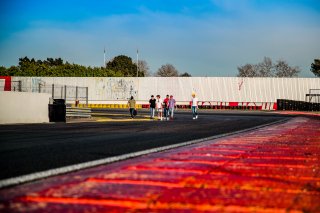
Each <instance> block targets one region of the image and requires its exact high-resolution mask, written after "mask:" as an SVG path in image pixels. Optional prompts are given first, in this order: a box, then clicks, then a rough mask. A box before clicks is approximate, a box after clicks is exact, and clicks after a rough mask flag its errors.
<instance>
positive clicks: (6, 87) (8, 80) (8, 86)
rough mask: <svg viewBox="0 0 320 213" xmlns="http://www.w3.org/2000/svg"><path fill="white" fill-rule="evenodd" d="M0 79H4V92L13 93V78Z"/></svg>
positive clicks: (0, 77)
mask: <svg viewBox="0 0 320 213" xmlns="http://www.w3.org/2000/svg"><path fill="white" fill-rule="evenodd" d="M0 79H4V80H5V83H4V91H11V76H0Z"/></svg>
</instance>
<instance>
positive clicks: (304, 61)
mask: <svg viewBox="0 0 320 213" xmlns="http://www.w3.org/2000/svg"><path fill="white" fill-rule="evenodd" d="M0 6H1V11H2V12H1V14H0V26H1V31H0V66H5V67H10V66H12V65H17V64H18V60H19V58H21V57H25V56H27V57H29V58H35V59H41V60H44V59H46V58H58V57H61V58H62V59H63V60H64V61H68V62H70V63H76V64H81V65H86V66H103V52H104V48H105V49H106V59H107V61H108V60H111V59H112V58H114V57H115V56H117V55H127V56H129V57H131V58H132V59H133V60H136V51H137V49H139V59H142V60H145V61H146V62H147V63H148V65H149V67H150V71H151V72H156V71H157V69H158V68H160V67H161V65H163V64H167V63H170V64H172V65H174V66H175V67H176V69H177V70H178V71H179V72H180V73H184V72H188V73H190V74H191V75H192V76H230V77H231V76H236V75H237V73H238V70H237V67H238V66H241V65H245V64H246V63H253V64H256V63H259V62H261V61H262V60H263V58H264V57H265V56H266V57H270V58H271V59H272V60H273V61H274V62H276V61H277V60H279V59H281V60H285V61H287V62H288V63H289V65H291V66H299V67H300V69H301V73H300V74H299V76H300V77H314V75H313V74H312V73H311V72H310V65H311V63H313V60H314V59H315V58H320V42H319V35H320V1H319V0H268V1H266V0H121V1H120V0H104V1H102V0H101V1H99V0H91V1H89V0H86V1H84V0H65V1H61V0H55V1H52V0H48V1H40V0H29V1H22V0H4V1H1V3H0Z"/></svg>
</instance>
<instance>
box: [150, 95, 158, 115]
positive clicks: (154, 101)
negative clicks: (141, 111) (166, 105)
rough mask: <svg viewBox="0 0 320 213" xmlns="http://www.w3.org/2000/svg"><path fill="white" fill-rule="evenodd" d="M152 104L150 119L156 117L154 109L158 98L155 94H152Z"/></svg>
mask: <svg viewBox="0 0 320 213" xmlns="http://www.w3.org/2000/svg"><path fill="white" fill-rule="evenodd" d="M149 104H150V119H154V111H155V108H156V99H155V98H154V96H153V95H151V99H150V100H149Z"/></svg>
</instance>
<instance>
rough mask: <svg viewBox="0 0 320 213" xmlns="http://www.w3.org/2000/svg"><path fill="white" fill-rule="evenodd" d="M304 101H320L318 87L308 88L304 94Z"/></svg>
mask: <svg viewBox="0 0 320 213" xmlns="http://www.w3.org/2000/svg"><path fill="white" fill-rule="evenodd" d="M306 101H308V102H310V103H311V102H312V103H320V89H309V93H308V94H306Z"/></svg>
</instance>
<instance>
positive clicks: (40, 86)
mask: <svg viewBox="0 0 320 213" xmlns="http://www.w3.org/2000/svg"><path fill="white" fill-rule="evenodd" d="M39 93H41V83H39Z"/></svg>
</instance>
